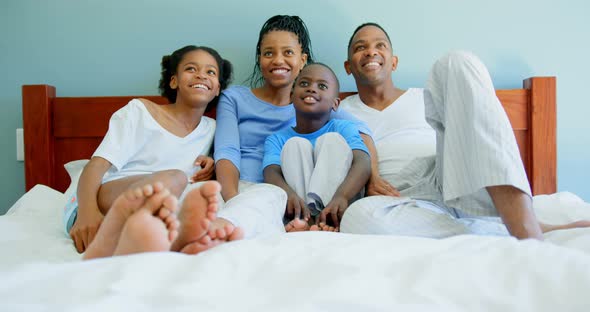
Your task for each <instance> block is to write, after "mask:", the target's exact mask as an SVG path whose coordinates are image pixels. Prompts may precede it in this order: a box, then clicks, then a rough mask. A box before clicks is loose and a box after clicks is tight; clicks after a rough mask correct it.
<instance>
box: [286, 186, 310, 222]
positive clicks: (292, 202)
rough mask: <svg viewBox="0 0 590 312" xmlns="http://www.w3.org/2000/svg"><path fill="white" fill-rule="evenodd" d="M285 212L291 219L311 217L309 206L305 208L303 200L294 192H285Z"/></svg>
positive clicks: (307, 218)
mask: <svg viewBox="0 0 590 312" xmlns="http://www.w3.org/2000/svg"><path fill="white" fill-rule="evenodd" d="M286 214H287V216H288V217H293V219H303V220H306V221H307V220H309V218H310V217H311V212H310V211H309V208H307V204H306V203H305V200H303V198H301V197H299V195H297V193H295V192H289V193H287V211H286Z"/></svg>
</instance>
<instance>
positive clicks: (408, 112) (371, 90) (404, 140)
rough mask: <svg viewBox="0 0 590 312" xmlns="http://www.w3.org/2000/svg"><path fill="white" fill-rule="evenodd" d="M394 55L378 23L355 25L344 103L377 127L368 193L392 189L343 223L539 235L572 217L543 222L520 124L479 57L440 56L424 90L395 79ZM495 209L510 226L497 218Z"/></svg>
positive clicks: (444, 232) (359, 205)
mask: <svg viewBox="0 0 590 312" xmlns="http://www.w3.org/2000/svg"><path fill="white" fill-rule="evenodd" d="M397 63H398V58H397V57H396V56H394V55H393V50H392V47H391V40H390V38H389V36H388V34H387V33H386V32H385V30H383V28H382V27H381V26H379V25H378V24H375V23H366V24H363V25H361V26H359V27H358V28H357V29H356V30H355V31H354V33H353V35H352V37H351V39H350V41H349V44H348V60H347V61H345V63H344V67H345V69H346V72H347V73H348V74H352V75H353V77H354V79H355V82H356V85H357V89H358V95H355V96H353V97H349V98H346V99H345V100H343V101H342V104H341V106H340V107H341V109H345V110H347V111H349V112H351V113H353V114H354V115H356V116H357V117H358V118H359V119H361V120H363V121H365V122H366V123H367V124H369V125H370V126H372V127H373V129H372V131H373V138H374V141H375V146H376V147H377V151H371V152H372V153H373V155H375V154H377V156H378V158H379V166H378V167H379V169H378V170H380V171H381V172H379V173H380V175H379V174H378V172H373V176H372V177H371V181H370V183H369V187H368V193H369V195H389V196H372V197H367V198H364V199H362V200H359V201H357V202H355V203H354V204H352V205H351V206H350V208H349V209H348V210H347V211H346V213H345V214H344V217H343V219H342V223H341V230H342V231H343V232H355V233H371V234H400V235H415V236H425V237H447V236H451V235H457V234H496V235H505V234H506V230H508V232H509V233H510V234H511V235H513V236H515V237H517V238H519V239H524V238H536V239H541V240H542V239H543V231H548V230H554V229H558V228H567V227H572V226H575V225H573V224H571V225H565V226H559V227H558V226H548V225H544V224H543V225H540V224H539V223H538V222H537V219H536V217H535V215H534V212H533V209H532V199H531V190H530V187H529V184H528V180H527V177H526V173H525V171H524V167H523V164H522V161H521V159H520V154H519V151H518V146H517V144H516V140H515V138H514V134H513V132H512V129H511V126H510V123H509V121H508V118H507V116H506V113H505V112H504V110H503V108H502V106H501V104H500V102H499V100H498V99H497V97H496V95H495V91H494V88H493V85H492V81H491V78H490V76H489V73H488V71H487V69H486V67H485V66H484V65H483V64H482V63H481V61H480V60H479V59H478V58H477V57H475V56H474V55H472V54H470V53H466V52H452V53H449V54H448V55H446V56H444V57H443V58H441V59H439V60H438V61H437V62H436V63H435V65H434V66H433V68H432V70H431V73H430V76H429V78H428V82H427V86H426V88H425V90H424V91H423V93H422V92H421V90H420V89H410V90H408V91H406V90H401V89H398V88H396V87H395V85H394V83H393V79H392V77H391V73H392V72H393V71H395V69H396V67H397ZM396 110H397V111H396ZM424 114H425V116H426V118H425V119H426V121H427V122H428V124H429V125H430V126H431V128H429V127H428V125H427V124H426V123H425V122H424ZM432 129H434V132H433V131H432ZM434 138H436V140H435V139H434ZM435 141H436V143H434V142H435ZM396 155H401V156H400V157H397V158H396ZM373 168H374V169H375V168H377V166H376V165H373ZM398 191H399V193H398ZM398 194H401V196H402V197H397V195H398ZM497 216H499V217H500V218H501V220H502V221H503V223H504V225H505V226H506V227H505V228H504V226H502V225H501V224H500V223H499V222H494V220H493V218H490V217H497ZM496 219H497V218H496ZM578 226H579V224H578ZM542 227H543V229H542Z"/></svg>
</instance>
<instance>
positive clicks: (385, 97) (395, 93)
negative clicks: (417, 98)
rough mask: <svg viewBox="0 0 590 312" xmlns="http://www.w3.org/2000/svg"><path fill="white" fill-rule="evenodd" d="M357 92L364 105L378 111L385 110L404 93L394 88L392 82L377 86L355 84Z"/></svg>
mask: <svg viewBox="0 0 590 312" xmlns="http://www.w3.org/2000/svg"><path fill="white" fill-rule="evenodd" d="M357 90H358V94H359V97H360V99H361V101H362V102H363V103H364V104H365V105H367V106H369V107H371V108H373V109H376V110H379V111H382V110H384V109H386V108H387V107H388V106H389V105H391V104H392V103H393V102H395V100H397V99H398V98H399V97H400V96H401V95H402V94H404V92H405V90H401V89H398V88H396V87H395V85H394V84H393V81H388V82H386V83H382V84H379V85H360V84H357Z"/></svg>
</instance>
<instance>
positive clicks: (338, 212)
mask: <svg viewBox="0 0 590 312" xmlns="http://www.w3.org/2000/svg"><path fill="white" fill-rule="evenodd" d="M346 209H348V199H346V198H345V197H344V196H336V195H334V197H332V200H331V201H330V202H329V203H328V205H327V206H326V207H325V208H324V209H323V210H322V212H321V213H320V217H319V219H318V220H317V221H318V224H319V223H328V222H326V221H327V219H328V218H330V219H331V220H332V224H334V226H335V227H340V220H341V219H342V216H343V215H344V212H345V211H346ZM328 215H329V217H328Z"/></svg>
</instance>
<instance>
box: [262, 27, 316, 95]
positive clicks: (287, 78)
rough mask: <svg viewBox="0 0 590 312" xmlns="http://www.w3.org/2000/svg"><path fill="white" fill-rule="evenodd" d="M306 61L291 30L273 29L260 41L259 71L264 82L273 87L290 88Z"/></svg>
mask: <svg viewBox="0 0 590 312" xmlns="http://www.w3.org/2000/svg"><path fill="white" fill-rule="evenodd" d="M306 62H307V54H305V53H303V52H302V48H301V44H300V43H299V40H298V38H297V35H295V34H294V33H292V32H288V31H283V30H273V31H271V32H269V33H267V34H265V35H264V36H263V37H262V42H261V43H260V56H259V64H260V72H261V73H262V77H264V84H265V85H267V86H271V87H273V88H284V87H287V88H291V86H292V85H293V81H295V78H297V75H299V72H300V71H301V69H302V68H303V66H304V65H305V63H306Z"/></svg>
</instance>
